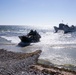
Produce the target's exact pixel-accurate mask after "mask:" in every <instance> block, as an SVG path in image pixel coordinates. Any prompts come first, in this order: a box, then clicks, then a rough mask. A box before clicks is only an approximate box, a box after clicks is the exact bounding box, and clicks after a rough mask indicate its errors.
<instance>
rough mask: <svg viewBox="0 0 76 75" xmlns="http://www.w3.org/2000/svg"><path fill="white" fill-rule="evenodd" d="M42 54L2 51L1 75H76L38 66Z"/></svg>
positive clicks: (38, 52) (0, 58)
mask: <svg viewBox="0 0 76 75" xmlns="http://www.w3.org/2000/svg"><path fill="white" fill-rule="evenodd" d="M41 52H42V51H41V50H37V51H35V52H32V53H15V52H11V51H6V50H3V49H0V75H76V72H73V71H72V72H70V71H68V70H64V69H58V68H56V67H50V66H47V67H46V65H41V64H38V63H37V61H38V57H39V56H40V54H41Z"/></svg>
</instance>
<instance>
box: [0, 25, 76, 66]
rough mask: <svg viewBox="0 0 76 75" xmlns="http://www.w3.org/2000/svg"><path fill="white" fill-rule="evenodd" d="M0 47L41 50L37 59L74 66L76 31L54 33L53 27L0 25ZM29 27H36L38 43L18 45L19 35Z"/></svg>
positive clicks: (23, 33)
mask: <svg viewBox="0 0 76 75" xmlns="http://www.w3.org/2000/svg"><path fill="white" fill-rule="evenodd" d="M0 28H1V30H0V48H1V49H7V50H8V51H15V52H25V53H29V52H33V51H35V50H42V53H41V55H40V57H39V59H44V60H47V61H49V62H51V63H53V64H57V65H66V64H70V65H74V66H76V32H74V33H69V34H63V32H60V33H54V32H53V29H52V30H51V29H50V30H49V29H48V30H46V29H38V28H37V29H36V28H31V27H27V26H26V27H21V26H16V27H14V26H10V27H9V26H7V27H6V26H5V27H3V28H2V26H1V27H0ZM31 29H36V30H37V31H38V32H39V33H40V35H41V37H42V38H41V39H40V42H38V43H31V44H30V45H29V46H26V47H20V46H18V43H19V42H20V39H19V38H18V36H19V35H25V34H27V33H28V32H29V31H30V30H31Z"/></svg>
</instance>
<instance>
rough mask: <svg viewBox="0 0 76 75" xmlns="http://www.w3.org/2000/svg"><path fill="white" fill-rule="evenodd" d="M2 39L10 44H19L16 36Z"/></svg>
mask: <svg viewBox="0 0 76 75" xmlns="http://www.w3.org/2000/svg"><path fill="white" fill-rule="evenodd" d="M1 37H2V38H4V39H6V40H8V41H11V42H12V43H19V42H20V39H19V38H18V37H17V36H10V37H9V36H1Z"/></svg>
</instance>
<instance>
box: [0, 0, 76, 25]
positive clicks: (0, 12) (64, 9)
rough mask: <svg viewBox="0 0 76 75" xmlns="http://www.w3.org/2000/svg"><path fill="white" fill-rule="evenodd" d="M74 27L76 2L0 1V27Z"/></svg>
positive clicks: (42, 0) (45, 0)
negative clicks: (61, 25)
mask: <svg viewBox="0 0 76 75" xmlns="http://www.w3.org/2000/svg"><path fill="white" fill-rule="evenodd" d="M62 20H63V23H68V24H70V25H71V24H74V25H76V0H0V25H5V24H6V25H35V26H38V25H42V26H44V25H50V26H52V25H57V24H59V23H60V22H62Z"/></svg>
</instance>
